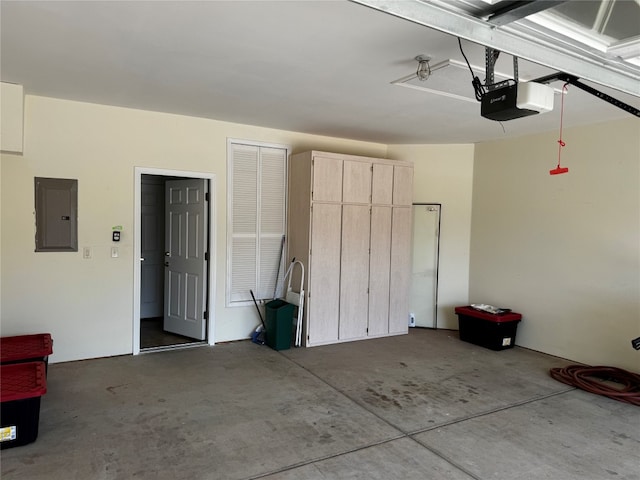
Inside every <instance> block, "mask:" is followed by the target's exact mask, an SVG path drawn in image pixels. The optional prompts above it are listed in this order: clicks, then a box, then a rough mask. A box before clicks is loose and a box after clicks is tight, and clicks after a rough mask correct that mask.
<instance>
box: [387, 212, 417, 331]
mask: <svg viewBox="0 0 640 480" xmlns="http://www.w3.org/2000/svg"><path fill="white" fill-rule="evenodd" d="M411 216H412V215H411V208H410V207H394V208H393V214H392V220H391V224H392V227H391V290H390V292H389V333H406V332H407V331H408V330H409V326H408V325H409V288H410V286H411V285H410V280H411Z"/></svg>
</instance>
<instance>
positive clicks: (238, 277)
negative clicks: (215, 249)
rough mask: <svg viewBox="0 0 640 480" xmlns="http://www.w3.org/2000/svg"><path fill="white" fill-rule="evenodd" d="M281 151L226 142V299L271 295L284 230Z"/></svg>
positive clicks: (266, 297)
mask: <svg viewBox="0 0 640 480" xmlns="http://www.w3.org/2000/svg"><path fill="white" fill-rule="evenodd" d="M286 159H287V151H286V149H281V148H270V147H260V146H255V145H244V144H235V143H233V144H231V162H230V165H229V167H230V168H229V175H230V176H231V181H230V184H229V186H230V188H231V189H232V192H231V194H230V196H229V198H230V201H231V204H232V205H231V206H230V209H229V212H230V219H229V220H230V221H229V230H230V238H229V245H230V252H229V254H228V262H229V275H228V279H229V283H230V285H228V301H229V303H234V302H245V301H250V300H251V294H250V290H253V292H254V294H255V296H256V298H257V299H270V298H272V297H273V293H274V289H275V285H276V274H277V271H278V259H279V258H280V249H281V248H280V247H281V242H282V236H283V235H284V233H285V218H286V217H285V211H286V210H285V200H286Z"/></svg>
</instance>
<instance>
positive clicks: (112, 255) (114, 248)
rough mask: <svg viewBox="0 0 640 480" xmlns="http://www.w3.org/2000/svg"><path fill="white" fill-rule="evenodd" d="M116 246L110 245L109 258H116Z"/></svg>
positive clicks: (117, 254)
mask: <svg viewBox="0 0 640 480" xmlns="http://www.w3.org/2000/svg"><path fill="white" fill-rule="evenodd" d="M118 256H119V253H118V247H111V258H118Z"/></svg>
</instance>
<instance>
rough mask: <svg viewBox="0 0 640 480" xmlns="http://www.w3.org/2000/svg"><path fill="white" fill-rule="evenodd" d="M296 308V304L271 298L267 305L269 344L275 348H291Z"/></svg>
mask: <svg viewBox="0 0 640 480" xmlns="http://www.w3.org/2000/svg"><path fill="white" fill-rule="evenodd" d="M294 308H295V305H294V304H292V303H288V302H285V301H284V300H271V301H270V302H268V303H267V304H266V305H265V317H266V319H265V323H266V326H267V345H269V346H270V347H271V348H273V349H274V350H287V349H289V348H291V331H292V330H293V309H294Z"/></svg>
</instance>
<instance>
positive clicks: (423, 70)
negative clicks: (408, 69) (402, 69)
mask: <svg viewBox="0 0 640 480" xmlns="http://www.w3.org/2000/svg"><path fill="white" fill-rule="evenodd" d="M416 60H418V69H417V70H416V76H417V77H418V79H420V81H422V82H424V81H425V80H426V79H427V78H429V75H431V67H430V66H429V58H428V57H422V56H420V57H416Z"/></svg>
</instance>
